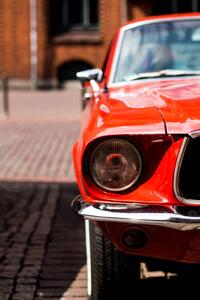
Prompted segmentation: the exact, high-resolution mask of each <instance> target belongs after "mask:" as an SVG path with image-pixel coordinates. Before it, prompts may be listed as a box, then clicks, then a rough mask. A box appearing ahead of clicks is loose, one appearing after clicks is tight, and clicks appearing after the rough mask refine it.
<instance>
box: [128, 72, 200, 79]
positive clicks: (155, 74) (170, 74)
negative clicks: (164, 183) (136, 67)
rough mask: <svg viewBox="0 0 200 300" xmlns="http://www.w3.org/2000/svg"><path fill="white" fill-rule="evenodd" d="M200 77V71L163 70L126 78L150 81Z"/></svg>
mask: <svg viewBox="0 0 200 300" xmlns="http://www.w3.org/2000/svg"><path fill="white" fill-rule="evenodd" d="M192 75H200V71H192V70H161V71H156V72H145V73H138V74H134V75H131V76H127V77H126V78H125V80H126V81H132V80H138V79H148V78H161V77H174V76H192Z"/></svg>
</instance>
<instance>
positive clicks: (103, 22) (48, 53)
mask: <svg viewBox="0 0 200 300" xmlns="http://www.w3.org/2000/svg"><path fill="white" fill-rule="evenodd" d="M45 2H46V1H45V0H38V28H39V30H38V32H39V36H38V40H39V42H38V45H39V76H40V78H41V77H42V78H52V77H53V78H55V77H56V76H57V75H56V73H57V69H58V67H59V66H60V65H62V64H64V63H67V62H70V61H73V60H83V61H85V62H87V63H89V64H91V65H93V66H95V67H101V66H102V64H103V60H104V57H105V54H106V51H107V49H108V46H109V44H110V40H111V38H112V36H113V34H114V32H115V30H116V28H117V27H118V26H119V25H120V18H121V16H120V0H117V1H116V0H110V1H108V0H100V7H99V16H100V22H99V23H100V27H99V32H97V34H96V37H95V39H94V37H93V39H91V40H90V37H88V39H87V41H85V40H84V41H82V42H81V41H80V40H81V37H80V40H79V38H78V37H77V40H78V42H77V40H76V41H74V39H73V38H71V39H70V37H69V38H68V39H67V40H65V39H63V40H62V39H61V40H60V39H59V37H50V38H49V39H47V34H48V32H49V30H48V26H47V25H46V24H48V19H47V18H48V17H47V16H45V15H44V13H43V12H44V9H45V11H49V8H48V5H46V4H45Z"/></svg>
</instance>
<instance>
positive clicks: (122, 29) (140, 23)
mask: <svg viewBox="0 0 200 300" xmlns="http://www.w3.org/2000/svg"><path fill="white" fill-rule="evenodd" d="M178 19H179V20H180V21H181V20H194V19H200V15H199V16H192V17H191V16H185V17H183V16H181V17H171V18H162V19H158V20H155V19H150V20H143V21H136V22H134V23H131V24H127V25H124V26H123V27H122V28H121V30H120V33H119V38H118V45H117V47H116V51H115V53H114V57H113V63H112V66H111V72H110V78H109V81H108V87H112V86H114V85H115V84H119V83H118V82H113V79H114V75H115V72H116V68H117V58H118V57H119V52H120V50H121V46H122V40H123V36H124V33H125V31H127V30H129V29H133V28H136V27H138V26H143V25H146V24H147V25H148V24H155V23H162V22H170V21H173V20H178ZM159 79H161V78H159ZM122 82H126V81H122ZM122 82H120V83H122ZM126 83H127V82H126Z"/></svg>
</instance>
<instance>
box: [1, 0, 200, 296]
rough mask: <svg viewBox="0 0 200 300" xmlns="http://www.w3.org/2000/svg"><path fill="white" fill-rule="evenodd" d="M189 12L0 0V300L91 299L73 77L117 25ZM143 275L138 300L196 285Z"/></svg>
mask: <svg viewBox="0 0 200 300" xmlns="http://www.w3.org/2000/svg"><path fill="white" fill-rule="evenodd" d="M163 3H164V4H163ZM192 11H193V12H196V11H200V0H184V1H183V0H167V1H160V0H0V300H19V299H20V300H41V299H46V300H50V299H51V300H65V299H68V300H70V299H82V300H86V299H87V296H86V294H87V293H86V278H87V271H86V265H85V264H86V257H85V241H84V224H83V220H82V219H80V218H78V217H77V216H75V215H74V214H73V212H72V210H71V208H70V203H71V200H72V199H73V198H74V197H76V196H77V195H78V193H79V191H78V188H77V185H76V183H75V182H76V179H75V176H74V172H73V163H72V154H71V151H72V147H73V144H74V142H75V141H76V139H77V138H78V136H79V132H80V124H81V97H80V84H79V82H78V81H76V80H75V74H76V72H77V71H80V70H84V69H88V68H93V67H100V68H101V67H102V66H103V63H104V58H105V56H106V53H107V51H108V49H109V45H110V42H111V40H112V37H113V35H114V32H115V31H116V29H117V28H118V27H119V26H120V25H121V24H124V23H126V22H127V21H129V20H131V19H137V18H140V17H144V16H148V15H160V14H166V13H177V12H192ZM143 273H144V274H143V275H144V279H145V280H144V281H143V282H142V284H141V285H139V286H138V287H137V289H139V293H137V292H135V288H136V287H135V288H134V290H133V292H134V299H137V297H138V299H139V297H140V299H141V298H142V299H143V298H146V296H147V297H151V296H152V297H153V299H158V297H159V298H160V295H163V290H165V294H166V292H167V295H168V296H171V294H174V292H176V291H177V292H179V295H180V296H185V289H187V290H188V291H189V292H190V296H191V291H192V292H193V293H194V295H196V293H198V284H196V282H195V281H194V283H193V284H192V279H191V282H189V284H190V285H189V286H188V281H187V282H186V284H183V281H181V282H180V283H179V282H177V280H176V277H175V276H171V275H170V276H171V277H170V276H169V274H167V273H165V272H157V273H154V274H149V273H148V272H147V271H146V270H145V272H143ZM150 273H151V272H150ZM172 275H173V274H172ZM169 278H172V280H168V279H169ZM196 278H198V276H197V277H196ZM188 287H189V288H188ZM155 290H156V291H157V294H155ZM161 293H162V294H161ZM136 294H137V295H138V296H136ZM130 297H131V296H127V297H126V296H125V297H124V298H123V299H131V298H130Z"/></svg>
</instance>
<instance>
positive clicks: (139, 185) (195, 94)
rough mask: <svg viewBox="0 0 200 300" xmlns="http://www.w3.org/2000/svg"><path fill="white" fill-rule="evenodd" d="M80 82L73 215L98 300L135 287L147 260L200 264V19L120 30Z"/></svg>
mask: <svg viewBox="0 0 200 300" xmlns="http://www.w3.org/2000/svg"><path fill="white" fill-rule="evenodd" d="M77 77H78V78H79V79H80V80H81V82H82V85H83V88H84V93H83V94H84V95H85V97H84V95H83V99H84V100H83V101H84V105H83V107H84V110H83V114H82V130H81V134H80V137H79V139H78V141H77V142H76V143H75V145H74V148H73V161H74V168H75V173H76V178H77V183H78V186H79V189H80V196H78V197H76V199H74V201H73V203H72V206H73V209H74V210H75V211H76V212H77V213H78V214H79V215H81V216H83V217H84V218H85V220H86V221H85V225H86V248H87V266H88V296H89V298H90V299H92V300H96V299H105V297H106V294H107V293H108V292H109V289H110V288H111V286H112V287H113V286H114V289H116V287H117V286H118V285H117V284H116V282H122V281H123V282H126V283H128V282H130V284H131V282H132V281H133V280H136V279H137V278H138V276H139V267H140V261H141V259H142V260H145V259H146V260H147V261H148V259H149V258H155V259H161V260H166V261H172V262H184V263H195V264H196V263H199V262H200V231H199V229H200V181H199V175H198V174H199V170H200V155H199V153H200V14H198V13H192V14H181V15H178V14H177V15H167V16H162V17H161V16H159V17H148V18H144V19H142V20H137V21H134V22H130V23H129V24H127V25H124V26H122V27H121V28H120V29H119V30H118V31H117V33H116V35H115V37H114V39H113V42H112V45H111V48H110V49H109V53H108V56H107V59H106V63H105V67H104V69H103V70H100V69H93V70H86V71H83V72H79V73H77ZM129 279H130V280H129ZM121 280H122V281H121Z"/></svg>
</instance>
